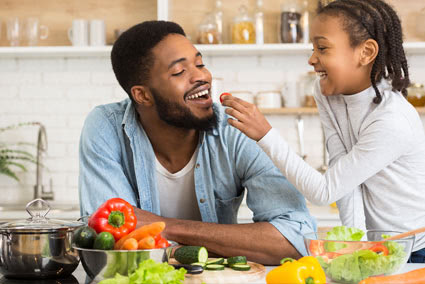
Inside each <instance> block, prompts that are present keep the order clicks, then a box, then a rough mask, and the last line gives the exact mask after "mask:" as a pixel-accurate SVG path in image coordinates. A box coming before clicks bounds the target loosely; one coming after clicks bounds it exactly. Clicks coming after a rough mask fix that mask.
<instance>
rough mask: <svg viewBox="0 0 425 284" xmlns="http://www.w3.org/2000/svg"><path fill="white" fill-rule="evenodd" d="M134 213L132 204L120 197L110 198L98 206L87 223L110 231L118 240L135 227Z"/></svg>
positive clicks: (96, 228)
mask: <svg viewBox="0 0 425 284" xmlns="http://www.w3.org/2000/svg"><path fill="white" fill-rule="evenodd" d="M136 223H137V219H136V215H135V214H134V209H133V206H131V204H130V203H128V202H127V201H125V200H124V199H121V198H111V199H109V200H107V201H106V202H105V203H103V204H102V205H100V206H99V208H98V209H97V210H96V212H94V213H93V214H92V215H91V216H90V218H89V222H88V225H89V226H90V227H92V228H93V229H95V230H96V232H97V233H98V234H99V233H101V232H109V233H111V234H112V235H113V236H114V238H115V240H116V241H118V240H119V239H121V238H122V237H123V236H125V235H127V234H128V233H130V232H131V231H133V230H134V229H135V228H136Z"/></svg>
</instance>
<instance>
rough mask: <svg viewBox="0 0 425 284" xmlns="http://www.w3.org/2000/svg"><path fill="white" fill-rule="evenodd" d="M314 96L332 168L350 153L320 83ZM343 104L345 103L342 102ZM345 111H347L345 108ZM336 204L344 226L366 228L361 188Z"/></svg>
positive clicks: (316, 86) (317, 84) (358, 187)
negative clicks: (321, 90) (322, 92)
mask: <svg viewBox="0 0 425 284" xmlns="http://www.w3.org/2000/svg"><path fill="white" fill-rule="evenodd" d="M314 94H315V100H316V103H317V109H318V111H319V116H320V121H321V124H322V127H323V130H324V134H325V143H326V149H327V151H328V153H329V165H328V167H332V166H333V165H335V163H336V161H338V159H339V158H340V157H342V156H344V155H347V154H348V152H347V148H346V146H345V145H344V143H343V142H342V138H341V135H340V133H339V131H338V130H337V127H338V124H337V123H336V120H335V118H332V117H331V113H332V110H331V106H330V104H329V102H328V99H327V97H325V96H323V95H322V94H321V92H320V86H319V83H318V82H316V85H315V92H314ZM341 103H344V102H343V101H341ZM343 109H345V106H344V107H343ZM336 204H337V206H338V213H339V219H340V220H341V223H342V225H344V226H347V227H355V228H359V229H365V228H366V224H365V214H364V206H363V195H362V188H361V186H357V188H356V189H354V190H353V191H352V192H351V193H348V194H347V195H345V196H344V197H342V198H341V199H339V200H337V201H336Z"/></svg>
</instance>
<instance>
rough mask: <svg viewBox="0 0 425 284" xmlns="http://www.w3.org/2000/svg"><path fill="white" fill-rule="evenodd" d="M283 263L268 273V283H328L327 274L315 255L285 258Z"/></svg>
mask: <svg viewBox="0 0 425 284" xmlns="http://www.w3.org/2000/svg"><path fill="white" fill-rule="evenodd" d="M280 263H281V265H280V266H278V267H276V268H274V269H273V270H271V271H270V272H269V273H267V276H266V282H267V284H281V283H291V284H298V283H299V284H319V283H326V275H325V272H324V271H323V269H322V267H320V264H319V262H318V261H317V259H316V258H315V257H314V256H305V257H302V258H300V259H299V260H298V261H296V260H295V259H293V258H284V259H282V260H281V262H280Z"/></svg>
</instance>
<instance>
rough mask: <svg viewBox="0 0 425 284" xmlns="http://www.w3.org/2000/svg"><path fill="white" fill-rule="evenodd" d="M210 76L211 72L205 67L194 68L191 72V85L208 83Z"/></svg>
mask: <svg viewBox="0 0 425 284" xmlns="http://www.w3.org/2000/svg"><path fill="white" fill-rule="evenodd" d="M209 74H210V73H209V71H208V70H207V69H206V68H205V67H203V68H199V67H196V66H194V67H193V68H192V69H191V71H190V75H191V76H190V81H191V83H195V82H198V81H208V75H209Z"/></svg>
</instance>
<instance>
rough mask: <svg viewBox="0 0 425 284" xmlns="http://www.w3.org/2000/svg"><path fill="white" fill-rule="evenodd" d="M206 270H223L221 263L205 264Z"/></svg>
mask: <svg viewBox="0 0 425 284" xmlns="http://www.w3.org/2000/svg"><path fill="white" fill-rule="evenodd" d="M205 269H206V270H216V271H218V270H224V265H222V264H208V265H206V266H205Z"/></svg>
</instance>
